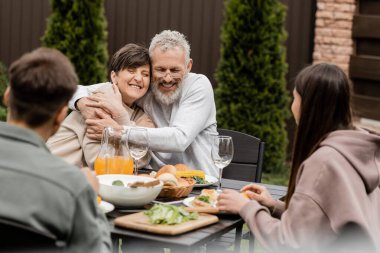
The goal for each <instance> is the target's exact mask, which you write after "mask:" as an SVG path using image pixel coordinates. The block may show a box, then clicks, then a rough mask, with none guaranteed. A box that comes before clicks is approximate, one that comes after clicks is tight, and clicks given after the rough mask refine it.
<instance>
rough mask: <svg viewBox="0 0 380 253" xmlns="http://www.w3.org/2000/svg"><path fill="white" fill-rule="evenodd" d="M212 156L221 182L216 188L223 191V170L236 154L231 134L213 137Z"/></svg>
mask: <svg viewBox="0 0 380 253" xmlns="http://www.w3.org/2000/svg"><path fill="white" fill-rule="evenodd" d="M212 140H213V141H212V149H211V157H212V160H213V161H214V164H215V166H216V167H218V169H219V184H218V188H217V189H216V190H217V191H218V192H221V191H222V172H223V169H224V168H225V167H227V166H228V165H229V164H230V162H231V160H232V157H233V156H234V144H233V142H232V137H230V136H222V135H219V136H215V137H213V139H212Z"/></svg>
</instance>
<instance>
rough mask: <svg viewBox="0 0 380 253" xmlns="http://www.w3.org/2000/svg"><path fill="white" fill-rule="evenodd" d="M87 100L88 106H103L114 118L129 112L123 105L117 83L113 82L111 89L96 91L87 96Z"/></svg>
mask: <svg viewBox="0 0 380 253" xmlns="http://www.w3.org/2000/svg"><path fill="white" fill-rule="evenodd" d="M87 100H88V102H87V103H86V105H87V106H90V107H95V108H101V109H103V110H104V111H105V112H106V113H108V114H109V115H111V117H112V118H114V119H115V118H120V117H122V116H123V115H125V113H127V112H126V110H125V109H124V106H123V100H122V96H121V93H120V91H119V88H118V87H117V86H116V85H115V84H112V90H111V91H107V92H104V91H95V92H94V93H93V94H92V95H91V96H89V97H87Z"/></svg>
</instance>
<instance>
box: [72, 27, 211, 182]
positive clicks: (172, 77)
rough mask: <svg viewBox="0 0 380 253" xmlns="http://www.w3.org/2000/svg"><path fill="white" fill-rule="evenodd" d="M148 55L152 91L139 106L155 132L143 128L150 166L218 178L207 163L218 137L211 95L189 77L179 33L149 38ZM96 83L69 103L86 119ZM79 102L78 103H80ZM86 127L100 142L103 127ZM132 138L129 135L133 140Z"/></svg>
mask: <svg viewBox="0 0 380 253" xmlns="http://www.w3.org/2000/svg"><path fill="white" fill-rule="evenodd" d="M149 55H150V57H151V61H152V84H151V92H148V94H147V95H146V96H145V97H144V98H143V99H142V100H140V101H139V104H140V105H141V106H142V107H143V108H144V111H145V112H146V113H148V114H149V115H150V116H151V117H152V119H153V121H154V122H155V124H156V126H157V128H155V129H147V131H148V137H149V147H150V149H151V150H152V151H153V154H152V160H151V163H150V165H151V167H152V168H153V169H154V170H157V169H159V168H160V167H161V166H163V165H164V164H176V163H184V164H186V165H187V166H189V167H190V168H194V169H201V170H204V171H205V172H206V174H209V175H213V176H217V175H218V173H217V168H216V167H215V165H214V163H213V162H212V159H211V144H210V141H209V138H210V136H215V135H217V129H216V109H215V102H214V93H213V90H212V86H211V83H210V81H209V80H208V79H207V77H206V76H204V75H200V74H195V73H190V70H191V67H192V64H193V61H192V59H191V58H190V45H189V43H188V41H187V40H186V39H185V36H184V35H183V34H181V33H179V32H177V31H169V30H165V31H162V32H161V33H159V34H157V35H156V36H154V37H153V39H152V41H151V44H150V47H149ZM99 85H102V84H97V85H93V86H89V87H83V86H82V87H80V88H79V89H78V91H77V93H76V95H75V96H74V97H73V99H72V100H71V103H70V107H71V108H72V109H75V107H74V103H76V105H77V108H78V109H79V110H80V111H81V112H82V114H83V115H84V117H85V118H88V116H86V115H93V112H91V111H93V107H90V106H87V105H86V104H87V103H89V101H88V100H87V99H86V98H83V99H80V98H82V97H85V96H87V95H89V94H90V93H91V92H92V91H94V90H95V89H97V88H98V87H99ZM78 99H80V100H78ZM89 122H90V123H91V127H88V130H87V131H88V136H89V137H92V138H100V134H101V130H102V126H101V125H98V126H95V127H94V125H93V123H94V122H93V120H89ZM131 138H133V136H132V137H131Z"/></svg>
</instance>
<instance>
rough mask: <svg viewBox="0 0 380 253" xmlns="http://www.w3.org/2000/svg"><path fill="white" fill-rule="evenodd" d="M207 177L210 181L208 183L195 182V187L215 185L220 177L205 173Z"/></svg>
mask: <svg viewBox="0 0 380 253" xmlns="http://www.w3.org/2000/svg"><path fill="white" fill-rule="evenodd" d="M205 179H206V181H207V182H208V183H206V184H195V185H194V187H205V186H209V185H213V184H215V183H217V182H218V179H217V178H216V177H213V176H209V175H205Z"/></svg>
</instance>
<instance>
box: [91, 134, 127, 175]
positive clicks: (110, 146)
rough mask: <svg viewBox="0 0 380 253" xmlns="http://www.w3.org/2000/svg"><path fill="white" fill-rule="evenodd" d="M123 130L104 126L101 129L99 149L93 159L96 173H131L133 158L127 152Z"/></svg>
mask: <svg viewBox="0 0 380 253" xmlns="http://www.w3.org/2000/svg"><path fill="white" fill-rule="evenodd" d="M125 136H126V132H125V131H124V130H119V129H115V128H112V127H106V128H104V130H103V136H102V142H101V146H100V151H99V154H98V156H97V157H96V159H95V163H94V169H95V173H96V174H97V175H102V174H129V175H132V173H133V160H132V158H131V156H130V154H129V150H128V145H127V142H126V139H127V138H125Z"/></svg>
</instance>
